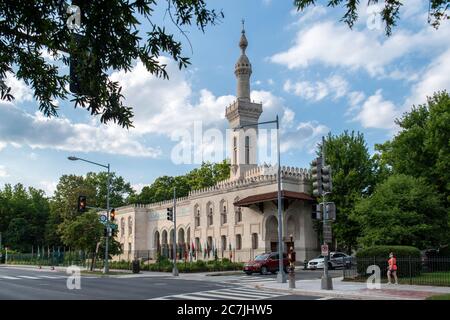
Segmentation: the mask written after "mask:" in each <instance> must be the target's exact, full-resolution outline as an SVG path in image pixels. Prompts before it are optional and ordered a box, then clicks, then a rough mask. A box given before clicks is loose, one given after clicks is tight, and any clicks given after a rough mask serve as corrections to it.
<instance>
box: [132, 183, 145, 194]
mask: <svg viewBox="0 0 450 320" xmlns="http://www.w3.org/2000/svg"><path fill="white" fill-rule="evenodd" d="M145 186H148V184H146V183H135V184H132V185H131V188H133V190H134V191H136V193H140V192H141V191H142V188H144V187H145Z"/></svg>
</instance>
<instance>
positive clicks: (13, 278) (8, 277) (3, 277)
mask: <svg viewBox="0 0 450 320" xmlns="http://www.w3.org/2000/svg"><path fill="white" fill-rule="evenodd" d="M0 278H2V279H8V280H20V278H16V277H10V276H0Z"/></svg>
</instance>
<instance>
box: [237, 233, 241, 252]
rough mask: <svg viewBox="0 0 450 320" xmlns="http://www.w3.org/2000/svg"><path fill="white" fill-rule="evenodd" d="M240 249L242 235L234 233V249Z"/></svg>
mask: <svg viewBox="0 0 450 320" xmlns="http://www.w3.org/2000/svg"><path fill="white" fill-rule="evenodd" d="M241 249H242V236H241V235H240V234H237V235H236V250H241Z"/></svg>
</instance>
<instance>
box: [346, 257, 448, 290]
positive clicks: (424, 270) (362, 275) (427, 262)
mask: <svg viewBox="0 0 450 320" xmlns="http://www.w3.org/2000/svg"><path fill="white" fill-rule="evenodd" d="M374 265H375V266H378V267H379V268H380V272H381V281H382V282H387V271H388V260H387V259H385V258H376V257H373V258H356V259H354V260H352V263H351V264H350V265H348V266H347V267H346V268H344V270H343V276H344V280H350V281H366V280H367V278H368V277H369V276H370V275H371V274H372V272H370V273H368V268H369V267H370V266H374ZM397 277H398V281H399V283H400V284H411V285H433V286H450V257H432V258H417V257H400V258H397Z"/></svg>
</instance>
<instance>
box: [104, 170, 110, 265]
mask: <svg viewBox="0 0 450 320" xmlns="http://www.w3.org/2000/svg"><path fill="white" fill-rule="evenodd" d="M106 183H107V189H106V221H107V225H106V237H105V269H104V270H103V273H108V272H109V264H108V249H109V248H108V246H109V244H108V242H109V231H110V230H111V227H110V226H109V192H110V188H111V179H110V167H109V163H108V178H107V182H106Z"/></svg>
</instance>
